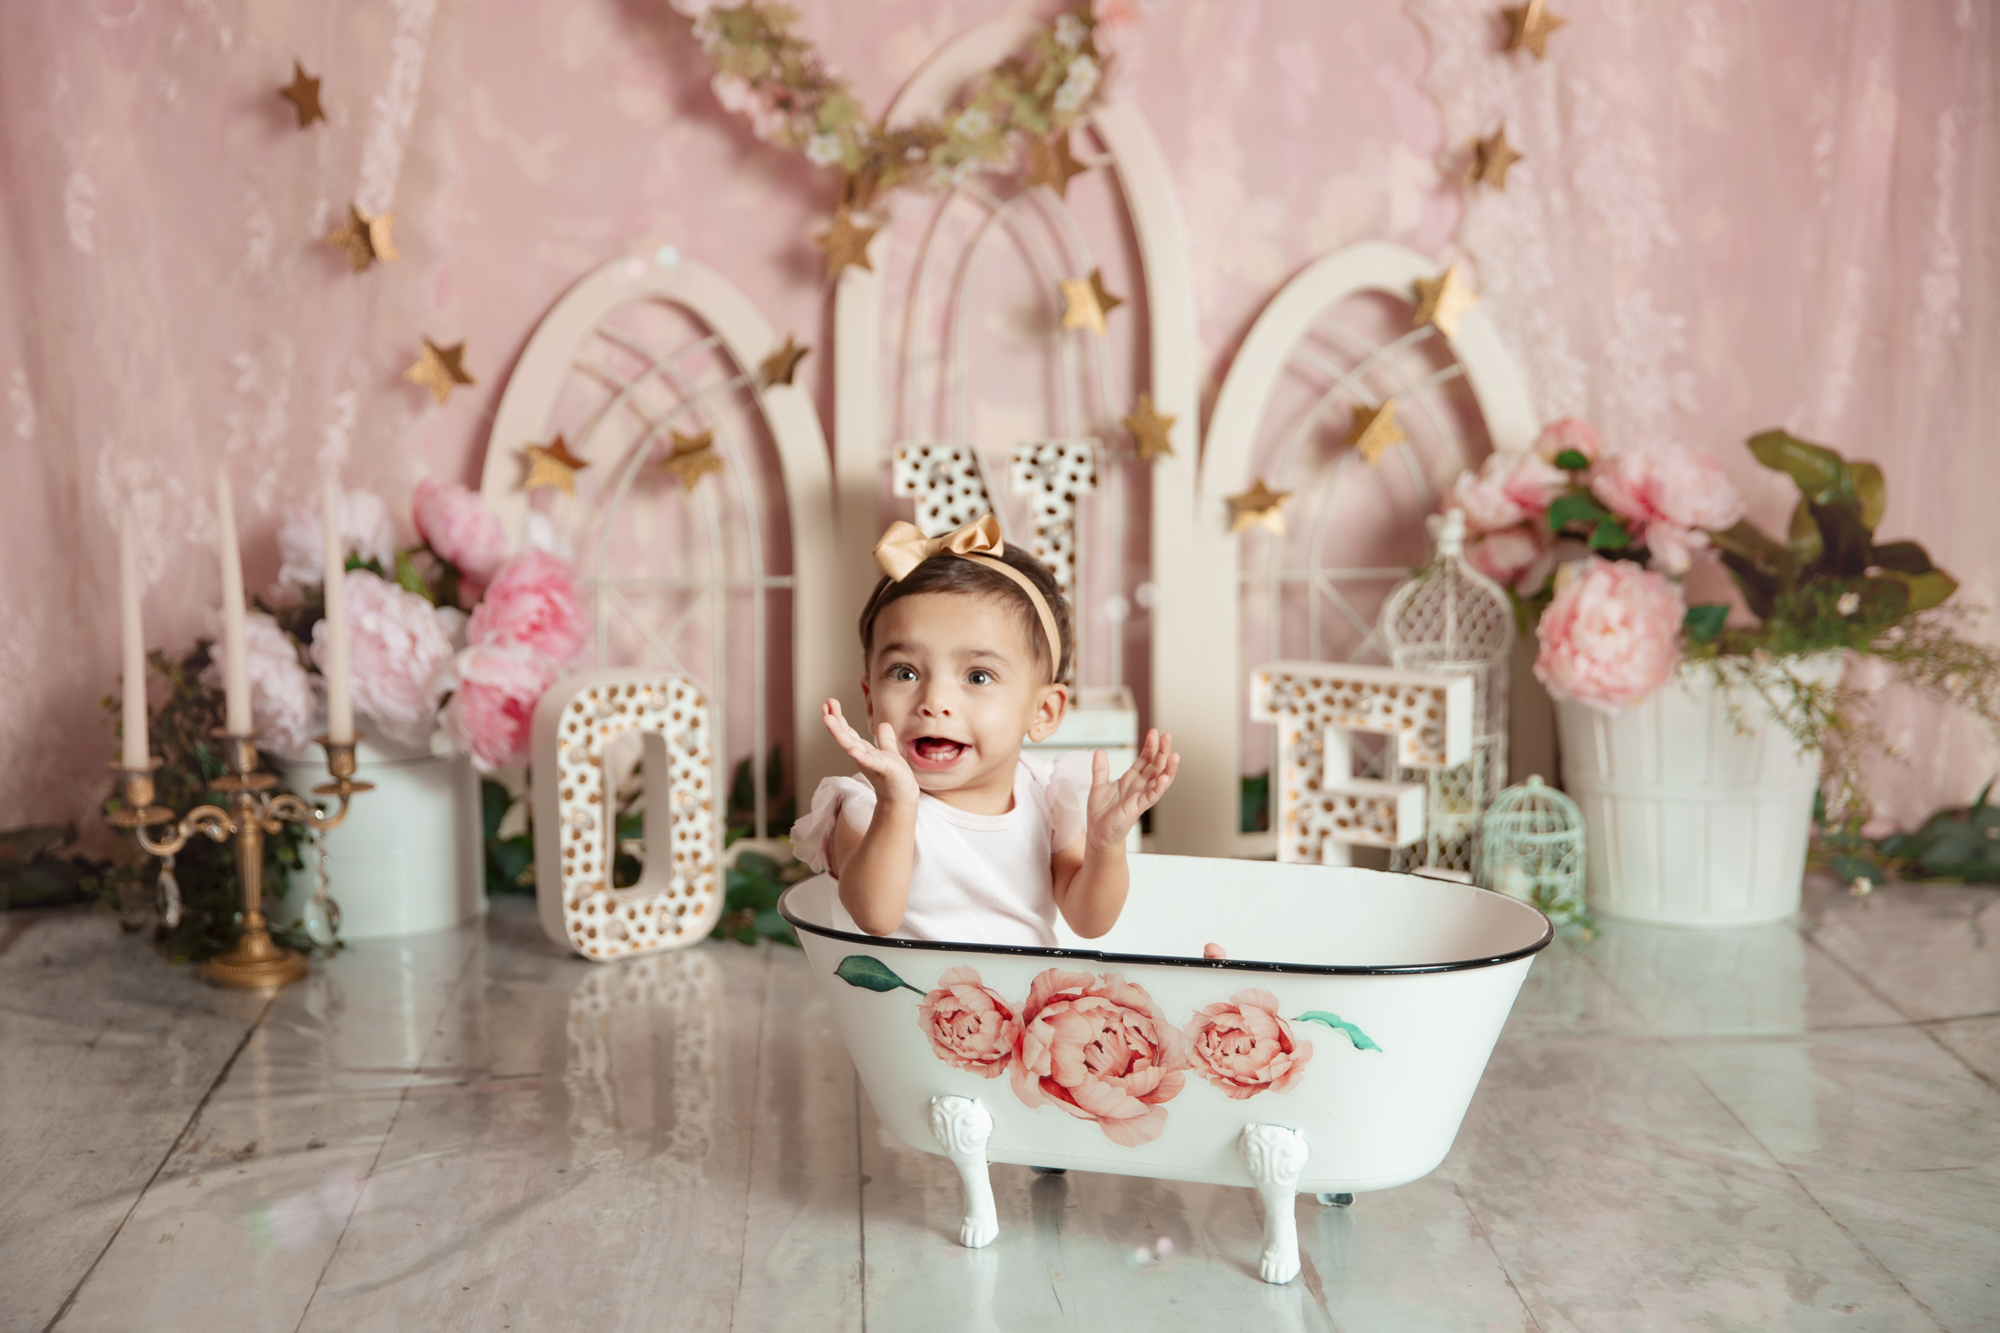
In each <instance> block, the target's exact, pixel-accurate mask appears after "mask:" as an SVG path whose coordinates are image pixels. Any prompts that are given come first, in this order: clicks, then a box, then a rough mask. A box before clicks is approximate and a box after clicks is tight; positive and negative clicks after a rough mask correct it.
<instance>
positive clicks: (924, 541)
mask: <svg viewBox="0 0 2000 1333" xmlns="http://www.w3.org/2000/svg"><path fill="white" fill-rule="evenodd" d="M946 552H949V553H950V554H952V555H959V556H964V557H965V558H966V559H967V560H976V561H978V562H979V563H980V564H982V565H985V566H987V567H988V568H990V569H993V570H995V571H997V572H998V573H1001V574H1004V575H1005V576H1006V577H1007V578H1008V579H1009V580H1011V581H1012V582H1013V584H1014V585H1015V586H1016V587H1018V588H1019V589H1020V590H1021V591H1022V592H1024V593H1026V594H1027V595H1028V601H1029V602H1030V604H1032V605H1033V606H1034V608H1035V617H1036V619H1038V620H1040V621H1041V622H1042V636H1043V638H1045V639H1046V640H1047V641H1048V645H1049V670H1050V671H1051V672H1052V673H1054V672H1059V671H1060V670H1061V669H1062V636H1061V634H1060V633H1059V632H1058V631H1057V629H1056V618H1055V616H1054V615H1053V614H1052V613H1051V612H1050V611H1049V604H1048V602H1047V601H1045V600H1043V598H1042V593H1041V589H1039V588H1037V587H1036V586H1035V585H1034V584H1033V583H1031V582H1029V580H1028V576H1027V575H1026V574H1023V573H1022V572H1021V571H1020V570H1018V569H1016V568H1014V567H1013V566H1012V565H1010V564H1008V563H1007V562H1006V561H1005V560H1002V559H1000V558H999V557H1000V556H1003V555H1005V554H1006V553H1007V546H1006V544H1005V543H1004V542H1002V541H1001V540H1000V520H999V519H997V518H995V517H994V516H993V511H992V510H990V509H989V510H987V511H986V512H985V513H983V514H981V515H980V516H979V517H978V518H975V519H973V520H972V522H970V523H968V524H966V525H965V526H964V527H962V528H953V529H952V530H951V531H950V532H947V533H946V534H945V535H944V536H942V537H926V536H924V530H923V529H922V528H920V527H918V526H917V525H916V524H914V523H905V522H903V520H901V519H897V520H896V521H895V522H894V523H891V524H890V525H889V526H888V528H887V529H886V530H885V531H884V532H883V533H882V540H881V541H878V542H876V543H875V563H876V564H877V565H880V566H881V567H882V572H883V573H884V574H887V575H888V576H889V579H890V581H891V582H893V583H901V582H902V581H903V580H904V579H906V578H908V577H909V576H910V571H911V570H913V569H915V568H916V567H917V566H918V565H921V564H922V563H923V562H924V561H926V560H928V559H930V558H931V557H932V556H934V555H941V554H944V553H946Z"/></svg>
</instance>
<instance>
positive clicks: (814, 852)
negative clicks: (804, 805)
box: [792, 778, 1080, 875]
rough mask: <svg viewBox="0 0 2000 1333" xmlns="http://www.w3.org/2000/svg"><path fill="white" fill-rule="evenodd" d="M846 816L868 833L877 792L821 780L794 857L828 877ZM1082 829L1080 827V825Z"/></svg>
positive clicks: (795, 834)
mask: <svg viewBox="0 0 2000 1333" xmlns="http://www.w3.org/2000/svg"><path fill="white" fill-rule="evenodd" d="M842 815H845V816H846V819H847V822H848V824H850V825H851V826H852V827H853V828H854V831H855V832H857V833H866V832H867V831H868V824H869V821H870V820H872V819H873V818H874V816H875V789H874V788H873V787H871V786H869V785H868V781H867V779H865V778H821V779H820V784H819V790H817V791H815V792H814V793H813V803H812V809H810V810H808V811H806V814H805V817H804V818H803V819H801V820H799V822H798V823H796V824H794V825H792V855H793V856H796V857H798V858H799V860H801V861H803V862H805V863H806V864H807V865H809V866H811V867H812V868H813V872H814V873H815V874H820V875H824V874H825V873H826V864H827V859H828V856H829V855H830V853H831V851H832V848H833V829H834V824H835V821H837V820H839V819H840V818H841V817H842ZM1079 827H1080V826H1079Z"/></svg>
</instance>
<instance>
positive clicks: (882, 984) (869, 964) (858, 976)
mask: <svg viewBox="0 0 2000 1333" xmlns="http://www.w3.org/2000/svg"><path fill="white" fill-rule="evenodd" d="M833 975H835V976H836V977H839V978H840V979H841V980H842V981H844V982H846V983H847V984H848V985H850V986H859V987H860V988H861V989H863V990H872V991H881V992H883V993H885V994H886V993H887V992H889V991H892V990H913V991H917V994H919V995H922V994H923V993H924V992H923V991H921V990H917V988H916V987H915V986H912V985H911V984H910V983H909V982H907V981H905V980H903V979H902V978H901V977H899V976H897V975H896V974H895V973H894V972H891V971H890V970H889V966H888V964H886V963H880V962H877V961H876V960H875V959H873V958H870V957H868V955H866V954H859V953H851V954H849V955H847V957H845V958H843V959H841V960H840V966H839V967H836V968H834V969H833Z"/></svg>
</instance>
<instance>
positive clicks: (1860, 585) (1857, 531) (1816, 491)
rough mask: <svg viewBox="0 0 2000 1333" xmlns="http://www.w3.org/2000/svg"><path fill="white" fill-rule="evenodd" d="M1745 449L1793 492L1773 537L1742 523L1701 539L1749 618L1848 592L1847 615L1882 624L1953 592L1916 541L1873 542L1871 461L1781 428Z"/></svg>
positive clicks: (1876, 493)
mask: <svg viewBox="0 0 2000 1333" xmlns="http://www.w3.org/2000/svg"><path fill="white" fill-rule="evenodd" d="M1749 444H1750V452H1751V453H1752V454H1753V455H1755V456H1756V459H1757V461H1758V462H1760V463H1762V464H1763V465H1764V466H1765V467H1768V468H1773V469H1775V470H1777V471H1779V472H1782V473H1784V474H1785V475H1786V476H1788V477H1790V478H1791V479H1792V483H1793V484H1794V485H1796V486H1797V487H1798V488H1799V502H1798V505H1797V506H1796V507H1795V508H1794V509H1793V511H1792V520H1791V524H1790V526H1789V527H1788V529H1787V530H1786V534H1785V539H1784V540H1783V541H1779V540H1777V539H1775V538H1773V537H1770V536H1768V535H1767V534H1765V533H1764V532H1763V531H1762V530H1760V529H1759V528H1757V527H1756V526H1755V525H1754V524H1752V523H1751V522H1750V521H1749V520H1748V519H1745V520H1743V521H1741V522H1739V523H1737V524H1736V525H1735V526H1734V527H1731V528H1728V529H1725V530H1724V531H1721V532H1716V533H1712V534H1710V535H1711V537H1712V538H1713V540H1714V542H1715V545H1716V549H1717V550H1719V551H1720V552H1721V553H1722V562H1723V563H1724V564H1725V565H1727V566H1728V567H1729V572H1730V573H1731V574H1732V575H1734V576H1735V579H1736V585H1737V587H1739V588H1741V589H1742V590H1743V597H1744V600H1745V601H1746V602H1747V603H1748V604H1749V607H1750V609H1751V611H1752V612H1754V613H1755V614H1756V615H1757V616H1758V618H1759V619H1762V620H1765V621H1771V620H1774V619H1777V620H1784V619H1788V618H1790V617H1791V616H1792V615H1795V614H1796V613H1797V612H1798V610H1799V609H1800V604H1799V602H1798V600H1797V594H1800V593H1802V592H1812V593H1815V594H1819V595H1822V596H1824V597H1826V598H1828V599H1830V600H1832V601H1834V602H1838V601H1839V600H1840V599H1842V598H1843V597H1845V596H1847V595H1849V594H1853V595H1854V597H1855V599H1856V601H1857V602H1858V608H1859V609H1858V610H1857V611H1854V612H1850V613H1849V614H1850V615H1858V616H1861V617H1863V618H1865V619H1866V620H1867V621H1868V622H1870V623H1872V624H1875V625H1877V626H1880V627H1883V628H1886V627H1887V626H1889V625H1893V624H1895V623H1896V622H1898V621H1900V620H1901V619H1903V618H1904V617H1905V616H1908V615H1911V614H1914V613H1916V612H1919V611H1927V610H1929V609H1930V608H1931V607H1934V606H1938V605H1940V604H1942V603H1943V602H1944V600H1945V599H1946V598H1948V597H1950V596H1951V595H1952V593H1953V592H1954V591H1955V590H1956V589H1957V587H1958V582H1957V580H1955V579H1953V578H1952V577H1951V576H1950V575H1949V574H1946V573H1945V572H1944V571H1943V570H1941V569H1939V568H1937V567H1936V566H1935V565H1933V564H1932V563H1931V558H1930V556H1929V555H1928V554H1927V553H1926V552H1925V551H1924V548H1923V547H1922V546H1920V545H1918V544H1917V543H1916V542H1911V541H1899V542H1888V543H1882V544H1878V543H1877V542H1876V540H1875V525H1876V524H1877V523H1878V522H1880V521H1881V518H1882V510H1883V506H1884V504H1885V502H1886V494H1885V491H1884V489H1883V483H1882V471H1881V469H1880V468H1878V467H1876V466H1875V465H1874V464H1873V463H1850V462H1848V461H1847V460H1846V459H1844V458H1842V457H1841V456H1840V455H1839V454H1837V453H1835V452H1834V451H1833V450H1831V449H1828V448H1827V447H1825V446H1824V445H1818V444H1809V443H1807V442H1806V441H1804V440H1799V439H1795V438H1793V437H1792V436H1790V435H1788V434H1786V433H1785V432H1784V431H1781V430H1771V431H1765V432H1764V433H1763V434H1761V435H1754V436H1752V437H1751V438H1750V442H1749ZM1850 605H1854V603H1850Z"/></svg>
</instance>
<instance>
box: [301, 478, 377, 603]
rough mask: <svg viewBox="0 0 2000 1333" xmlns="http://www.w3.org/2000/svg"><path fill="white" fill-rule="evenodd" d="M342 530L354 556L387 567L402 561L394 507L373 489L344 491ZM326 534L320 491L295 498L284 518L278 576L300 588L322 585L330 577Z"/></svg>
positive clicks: (347, 547) (350, 554)
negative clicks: (398, 559) (391, 510)
mask: <svg viewBox="0 0 2000 1333" xmlns="http://www.w3.org/2000/svg"><path fill="white" fill-rule="evenodd" d="M340 535H341V539H342V541H343V542H344V543H345V545H346V549H347V554H348V555H349V556H360V557H361V558H362V559H363V560H373V561H375V562H376V563H377V564H379V565H381V566H382V568H383V569H394V568H395V567H396V526H395V524H393V523H391V522H390V521H389V508H388V506H387V505H385V504H383V503H382V497H381V496H379V495H376V494H375V493H374V492H372V491H344V492H342V494H341V497H340ZM325 542H326V538H325V536H324V534H323V531H322V529H321V527H320V521H319V497H318V495H317V494H315V495H314V497H313V499H312V500H311V501H309V502H308V501H305V500H293V501H292V502H291V503H289V504H287V505H286V506H285V516H284V520H283V521H282V522H281V523H279V524H278V557H279V560H280V561H281V564H280V567H279V569H278V581H279V582H280V583H289V584H291V585H292V586H293V587H295V588H307V587H310V588H317V587H318V586H319V585H320V584H321V583H322V582H323V581H324V580H325V577H326V548H325Z"/></svg>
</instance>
